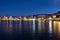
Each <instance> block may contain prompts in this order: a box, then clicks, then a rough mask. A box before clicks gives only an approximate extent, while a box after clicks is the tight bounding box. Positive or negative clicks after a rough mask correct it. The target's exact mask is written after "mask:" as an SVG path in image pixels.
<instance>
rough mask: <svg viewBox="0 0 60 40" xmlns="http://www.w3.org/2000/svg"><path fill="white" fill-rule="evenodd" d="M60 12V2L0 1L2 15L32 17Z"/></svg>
mask: <svg viewBox="0 0 60 40" xmlns="http://www.w3.org/2000/svg"><path fill="white" fill-rule="evenodd" d="M57 11H60V1H59V0H0V15H16V16H21V15H32V14H41V13H43V14H45V13H47V14H48V13H54V12H57Z"/></svg>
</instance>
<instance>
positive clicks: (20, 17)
mask: <svg viewBox="0 0 60 40" xmlns="http://www.w3.org/2000/svg"><path fill="white" fill-rule="evenodd" d="M39 18H42V19H46V18H60V12H57V13H54V14H37V15H31V16H0V20H28V19H39ZM59 20H60V19H59Z"/></svg>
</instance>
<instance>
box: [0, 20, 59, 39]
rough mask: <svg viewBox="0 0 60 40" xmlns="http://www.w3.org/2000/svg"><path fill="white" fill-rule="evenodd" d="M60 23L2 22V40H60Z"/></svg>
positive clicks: (0, 25) (0, 37)
mask: <svg viewBox="0 0 60 40" xmlns="http://www.w3.org/2000/svg"><path fill="white" fill-rule="evenodd" d="M59 39H60V21H42V22H41V21H0V40H59Z"/></svg>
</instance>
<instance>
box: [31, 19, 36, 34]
mask: <svg viewBox="0 0 60 40" xmlns="http://www.w3.org/2000/svg"><path fill="white" fill-rule="evenodd" d="M32 20H33V33H35V19H32Z"/></svg>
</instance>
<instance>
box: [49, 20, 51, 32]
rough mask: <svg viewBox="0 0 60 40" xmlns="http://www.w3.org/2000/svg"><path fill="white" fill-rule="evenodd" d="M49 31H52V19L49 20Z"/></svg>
mask: <svg viewBox="0 0 60 40" xmlns="http://www.w3.org/2000/svg"><path fill="white" fill-rule="evenodd" d="M49 32H50V33H51V32H52V21H51V20H50V21H49Z"/></svg>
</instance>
